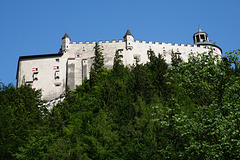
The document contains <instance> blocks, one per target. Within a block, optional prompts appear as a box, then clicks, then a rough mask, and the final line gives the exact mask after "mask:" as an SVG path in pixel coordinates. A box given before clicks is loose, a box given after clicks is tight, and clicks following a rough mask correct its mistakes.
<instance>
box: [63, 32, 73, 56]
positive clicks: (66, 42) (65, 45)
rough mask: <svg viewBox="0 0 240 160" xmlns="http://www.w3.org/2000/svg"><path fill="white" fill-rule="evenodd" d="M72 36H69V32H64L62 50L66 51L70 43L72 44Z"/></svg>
mask: <svg viewBox="0 0 240 160" xmlns="http://www.w3.org/2000/svg"><path fill="white" fill-rule="evenodd" d="M70 41H71V39H70V37H69V36H68V34H67V32H66V33H65V34H64V36H63V37H62V48H61V49H62V52H63V53H64V52H66V50H67V49H68V45H69V44H70Z"/></svg>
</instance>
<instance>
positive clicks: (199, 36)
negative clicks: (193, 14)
mask: <svg viewBox="0 0 240 160" xmlns="http://www.w3.org/2000/svg"><path fill="white" fill-rule="evenodd" d="M193 41H194V44H195V45H197V46H204V47H208V48H212V49H213V51H214V52H215V53H217V54H219V55H222V49H221V48H220V47H218V46H217V45H215V44H214V43H211V42H209V40H208V34H207V33H206V32H204V31H202V29H201V28H200V26H198V31H197V32H196V33H194V35H193Z"/></svg>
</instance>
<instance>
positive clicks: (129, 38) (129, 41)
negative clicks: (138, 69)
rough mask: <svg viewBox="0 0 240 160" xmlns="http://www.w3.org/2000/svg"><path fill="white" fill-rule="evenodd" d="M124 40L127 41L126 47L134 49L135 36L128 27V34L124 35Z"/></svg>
mask: <svg viewBox="0 0 240 160" xmlns="http://www.w3.org/2000/svg"><path fill="white" fill-rule="evenodd" d="M123 39H124V42H125V43H126V49H127V50H132V49H133V44H132V43H133V42H134V37H133V35H132V33H131V32H130V30H129V29H128V30H127V32H126V34H125V35H124V37H123Z"/></svg>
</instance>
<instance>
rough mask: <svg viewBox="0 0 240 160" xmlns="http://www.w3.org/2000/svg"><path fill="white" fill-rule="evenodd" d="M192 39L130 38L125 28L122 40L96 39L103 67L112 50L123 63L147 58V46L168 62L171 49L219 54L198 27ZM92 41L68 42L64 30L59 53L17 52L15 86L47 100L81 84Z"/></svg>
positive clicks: (87, 68) (86, 73) (87, 69)
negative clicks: (177, 41)
mask: <svg viewBox="0 0 240 160" xmlns="http://www.w3.org/2000/svg"><path fill="white" fill-rule="evenodd" d="M193 41H194V45H190V44H187V45H184V44H180V45H179V44H171V43H159V42H154V43H153V42H152V41H148V42H146V41H139V40H135V39H134V36H133V35H132V34H131V32H130V30H129V29H128V30H127V32H126V34H125V35H124V37H123V40H118V41H115V40H112V41H105V42H103V41H99V42H98V43H99V46H100V47H101V50H102V53H103V55H104V61H105V67H106V68H112V66H113V59H114V56H115V53H116V51H118V52H119V54H120V55H121V57H122V61H123V64H124V65H132V64H134V63H136V60H138V61H139V63H146V62H148V61H149V59H148V55H147V51H148V50H150V49H151V50H153V51H154V52H155V54H161V55H162V56H164V58H165V59H166V62H167V63H168V64H170V63H171V53H172V52H175V53H178V54H179V55H181V58H182V59H183V61H187V60H188V57H189V53H197V52H198V53H203V52H207V51H209V48H210V46H211V47H212V48H213V50H214V53H215V54H218V55H221V54H222V50H221V48H220V47H218V46H216V45H213V44H212V43H210V42H209V40H208V34H207V33H206V32H203V31H202V30H201V29H200V27H199V29H198V31H197V32H196V33H195V34H194V35H193ZM95 43H96V42H94V41H93V42H85V43H83V42H78V43H77V42H76V41H72V42H71V38H70V37H69V36H68V34H67V33H65V35H64V36H63V37H62V46H61V49H60V52H59V53H56V54H45V55H32V56H20V57H19V60H18V68H17V76H16V79H17V86H18V87H19V86H20V85H21V84H22V83H27V84H31V85H32V86H33V87H34V88H36V89H42V99H44V100H47V101H49V100H52V99H55V98H58V97H60V96H61V95H63V94H64V93H65V90H66V86H67V85H68V86H69V87H70V89H72V90H73V89H75V87H76V85H81V84H82V82H83V80H84V78H85V77H86V78H89V72H90V68H91V65H92V63H93V62H92V59H91V57H93V56H94V46H95Z"/></svg>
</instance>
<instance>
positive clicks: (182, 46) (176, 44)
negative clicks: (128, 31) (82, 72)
mask: <svg viewBox="0 0 240 160" xmlns="http://www.w3.org/2000/svg"><path fill="white" fill-rule="evenodd" d="M123 42H124V41H123V40H122V39H119V40H111V41H109V40H105V41H102V40H99V41H85V42H83V41H79V42H76V41H72V42H70V44H73V45H78V44H80V45H89V44H96V43H98V44H100V45H101V44H117V43H123ZM134 43H136V44H146V45H151V46H152V45H153V46H163V47H170V48H172V47H173V48H175V47H180V48H206V47H205V46H199V45H195V44H194V45H191V44H182V43H181V44H178V43H170V42H167V43H165V42H161V43H160V42H157V41H156V42H153V41H145V40H142V41H140V40H135V41H134Z"/></svg>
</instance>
